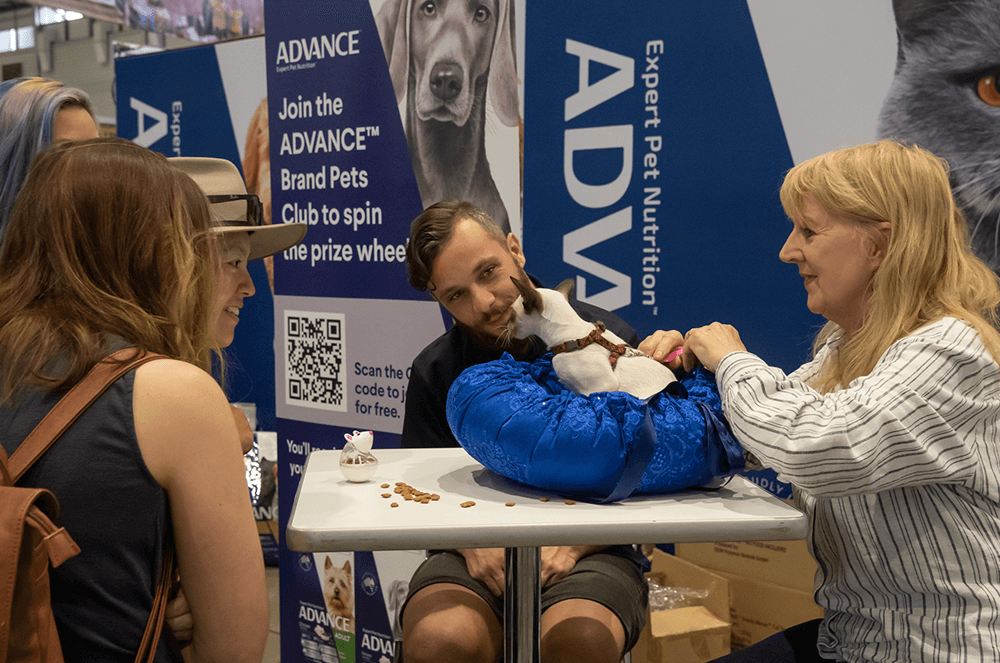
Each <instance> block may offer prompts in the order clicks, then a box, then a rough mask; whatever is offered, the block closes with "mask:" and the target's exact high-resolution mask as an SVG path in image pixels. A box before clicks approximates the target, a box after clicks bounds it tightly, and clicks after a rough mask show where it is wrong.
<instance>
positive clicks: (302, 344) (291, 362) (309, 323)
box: [285, 311, 347, 412]
mask: <svg viewBox="0 0 1000 663" xmlns="http://www.w3.org/2000/svg"><path fill="white" fill-rule="evenodd" d="M343 366H344V314H343V313H320V312H316V311H285V403H286V404H287V405H301V406H304V407H313V408H320V409H323V410H336V411H338V412H346V411H347V402H346V401H345V399H344V381H343V378H342V377H341V375H342V373H341V371H342V369H343Z"/></svg>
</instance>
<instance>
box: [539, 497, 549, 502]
mask: <svg viewBox="0 0 1000 663" xmlns="http://www.w3.org/2000/svg"><path fill="white" fill-rule="evenodd" d="M538 501H539V502H548V501H549V498H547V497H539V498H538Z"/></svg>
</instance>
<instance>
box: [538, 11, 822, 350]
mask: <svg viewBox="0 0 1000 663" xmlns="http://www.w3.org/2000/svg"><path fill="white" fill-rule="evenodd" d="M606 10H607V7H605V6H601V5H598V4H596V3H582V4H577V5H574V10H573V11H572V12H566V11H564V9H563V8H560V7H557V6H555V5H553V4H551V3H541V4H532V5H530V6H529V7H528V10H527V17H526V40H525V41H526V44H525V69H526V73H525V76H524V87H525V92H524V95H525V104H524V105H525V118H524V210H525V211H524V245H525V247H526V253H527V255H528V265H527V270H528V271H529V272H531V273H534V274H536V275H537V276H538V277H539V278H540V279H541V280H542V281H543V282H544V283H547V284H554V283H558V282H559V281H561V280H563V279H565V278H569V277H573V278H575V280H576V294H577V296H578V297H579V298H580V299H583V300H585V301H589V302H591V303H593V304H596V305H598V306H601V307H603V308H607V309H611V310H614V311H616V312H617V313H618V314H620V315H621V316H622V317H623V318H625V319H626V320H628V321H629V322H630V323H632V325H633V326H634V327H636V329H637V330H638V331H639V335H640V336H641V337H643V336H646V335H648V334H650V333H652V332H653V331H655V330H657V329H678V330H680V331H682V332H683V331H686V330H687V329H690V328H691V327H695V326H700V325H704V324H708V323H709V322H712V321H714V320H720V321H723V322H727V323H730V324H733V325H735V326H736V327H737V329H739V330H740V334H741V336H742V338H743V340H744V342H745V343H746V345H747V347H749V348H752V349H753V351H754V352H756V353H758V354H760V355H761V356H762V357H763V358H764V359H765V360H766V361H768V362H770V363H772V364H776V365H779V366H782V367H785V368H793V367H797V366H798V365H799V364H801V363H802V361H803V360H804V359H805V358H806V356H807V352H808V348H809V344H810V340H811V338H812V336H813V334H814V331H815V329H816V328H817V326H818V325H819V324H820V322H821V321H820V320H819V318H817V317H816V316H814V315H812V314H810V313H809V311H808V310H806V307H805V305H804V293H803V291H802V284H801V281H799V280H798V279H797V278H796V273H795V268H794V267H792V266H788V265H784V264H782V263H781V262H779V260H778V250H779V249H780V248H781V245H782V243H783V242H784V240H785V237H786V236H787V233H788V231H789V229H790V225H789V222H788V221H787V220H786V219H785V217H784V214H783V212H782V210H781V205H780V202H779V200H778V189H779V187H780V184H781V177H782V174H783V173H784V172H785V171H786V170H788V169H789V168H790V167H791V166H792V158H791V155H790V153H789V149H788V145H787V143H786V141H785V135H784V131H783V128H782V124H781V118H780V117H779V114H778V111H777V108H776V106H775V102H774V97H773V94H772V92H771V86H770V83H769V80H768V76H767V70H766V69H765V67H764V62H763V59H762V57H761V53H760V49H759V46H758V44H757V39H756V36H755V33H754V27H753V23H752V22H751V19H750V14H749V11H748V9H747V7H746V5H745V4H744V3H742V2H732V1H730V0H714V1H711V2H708V3H707V4H705V3H699V4H690V3H688V4H685V3H640V2H626V3H619V4H618V5H616V6H615V20H614V22H613V23H611V24H609V22H608V20H607V15H606ZM536 72H537V73H536ZM800 303H801V304H800Z"/></svg>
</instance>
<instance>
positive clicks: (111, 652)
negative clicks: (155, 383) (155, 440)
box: [0, 371, 182, 663]
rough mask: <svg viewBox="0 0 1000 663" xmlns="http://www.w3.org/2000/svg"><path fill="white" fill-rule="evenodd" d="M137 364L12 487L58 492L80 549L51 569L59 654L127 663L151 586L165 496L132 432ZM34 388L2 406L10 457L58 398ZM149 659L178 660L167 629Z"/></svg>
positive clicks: (165, 517) (166, 521) (1, 433)
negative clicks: (74, 554)
mask: <svg viewBox="0 0 1000 663" xmlns="http://www.w3.org/2000/svg"><path fill="white" fill-rule="evenodd" d="M134 381H135V371H130V372H129V373H127V374H126V375H125V376H123V377H122V378H121V379H119V380H118V381H117V382H115V383H114V384H113V385H111V387H110V388H109V389H108V390H107V391H106V392H105V393H104V394H103V395H102V396H101V397H100V398H99V399H98V400H97V401H96V402H95V403H94V404H93V405H92V406H91V407H90V408H89V409H87V410H86V411H85V412H84V413H83V415H82V416H81V417H80V418H79V419H78V420H77V421H76V422H75V423H74V424H73V425H72V426H71V427H70V428H69V430H67V431H66V433H64V434H63V435H62V437H60V438H59V439H58V440H57V441H56V443H55V444H54V445H52V447H50V448H49V450H48V451H47V452H46V453H45V454H44V455H43V456H42V457H41V458H40V459H39V460H38V462H36V463H35V464H34V465H33V466H32V467H31V469H29V470H28V471H27V472H26V473H25V475H24V476H23V477H21V480H20V481H18V484H17V485H19V486H26V487H40V488H47V489H49V490H51V491H52V492H53V493H55V496H56V497H57V498H58V499H59V507H60V517H59V521H58V522H59V524H61V525H62V526H63V527H65V528H66V530H67V531H68V532H69V534H70V536H72V537H73V540H74V541H76V544H77V545H78V546H79V547H80V554H79V555H76V556H75V557H72V558H71V559H69V560H67V561H66V562H65V563H63V564H62V565H61V566H60V567H59V568H57V569H52V570H51V571H50V578H51V585H52V609H53V613H54V614H55V618H56V626H57V628H58V630H59V639H60V641H61V643H62V648H63V654H64V656H65V658H66V661H121V662H122V663H131V662H132V661H134V660H135V653H136V651H137V649H138V647H139V642H140V641H141V640H142V633H143V630H144V629H145V626H146V620H147V619H148V618H149V612H150V609H151V607H152V603H153V594H154V592H155V590H156V583H157V579H158V571H159V568H160V556H161V551H162V549H163V538H164V532H165V531H167V528H168V527H169V526H170V515H169V511H168V504H167V495H166V492H165V491H164V490H163V488H162V487H161V486H160V485H159V484H158V483H157V482H156V480H155V479H154V478H153V476H152V475H151V474H150V473H149V470H148V469H147V467H146V464H145V462H144V461H143V459H142V454H141V453H140V451H139V445H138V442H137V441H136V437H135V424H134V419H133V414H132V390H133V384H134ZM59 396H60V395H59V394H53V393H48V392H40V391H35V392H31V393H29V394H27V395H26V396H24V397H23V398H21V399H19V400H17V401H16V402H15V404H14V407H13V408H11V407H10V406H7V405H0V443H2V444H3V448H4V450H5V451H6V452H7V454H8V456H9V455H10V454H12V453H14V451H16V450H17V447H18V446H19V445H20V444H21V442H22V441H23V440H24V438H25V437H27V435H28V433H30V432H31V430H32V429H33V428H34V427H35V426H36V425H37V424H38V422H39V421H41V419H42V417H44V416H45V415H46V414H47V413H48V411H49V410H51V409H52V407H53V406H54V405H55V404H56V402H57V401H58V400H59ZM156 660H157V661H158V662H163V663H168V662H173V661H177V662H179V661H181V660H182V657H181V654H180V650H179V647H178V646H177V643H176V641H175V640H174V638H173V635H172V633H170V629H169V628H167V627H164V629H163V634H162V635H161V637H160V645H159V648H158V651H157V656H156Z"/></svg>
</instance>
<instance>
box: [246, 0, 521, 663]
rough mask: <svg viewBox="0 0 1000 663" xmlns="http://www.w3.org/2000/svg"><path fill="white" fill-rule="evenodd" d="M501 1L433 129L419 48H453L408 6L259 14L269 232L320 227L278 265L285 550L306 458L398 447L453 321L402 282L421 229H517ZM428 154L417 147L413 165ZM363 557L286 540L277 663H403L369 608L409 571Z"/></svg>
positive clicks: (360, 4)
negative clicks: (447, 210)
mask: <svg viewBox="0 0 1000 663" xmlns="http://www.w3.org/2000/svg"><path fill="white" fill-rule="evenodd" d="M500 5H501V6H500V9H501V15H502V18H501V17H499V16H498V17H494V21H496V22H497V24H498V25H502V26H505V27H504V28H503V29H502V30H493V31H491V36H490V38H489V39H488V41H485V42H481V43H480V42H477V46H476V49H477V50H476V52H475V53H470V54H469V55H470V56H474V57H471V59H470V61H469V62H468V63H467V64H468V65H469V67H468V68H467V69H466V70H465V72H466V73H467V74H469V75H471V76H473V79H472V81H473V82H472V83H471V84H470V83H465V84H461V83H460V82H459V81H458V80H457V79H455V80H451V81H450V82H449V84H448V85H447V86H446V87H447V88H448V92H447V94H448V95H450V97H451V101H450V107H451V111H450V112H449V114H447V116H446V115H441V114H437V115H435V117H434V118H427V117H426V114H425V110H426V109H425V107H424V101H423V100H421V94H420V92H419V89H420V88H419V87H418V79H426V77H427V76H428V75H429V70H428V71H427V72H423V71H418V69H416V68H414V67H411V59H410V58H411V54H412V53H414V52H416V51H417V50H420V49H424V48H426V49H430V50H433V49H434V48H436V47H439V46H441V45H442V44H443V45H447V46H449V47H451V46H454V45H455V41H454V40H452V39H450V38H448V39H430V38H429V37H428V36H427V35H424V34H413V33H411V31H410V22H409V20H410V18H411V17H412V15H413V10H412V3H411V2H409V1H408V0H407V1H403V0H385V1H384V2H382V1H381V0H371V1H369V0H340V1H339V2H337V3H330V2H328V1H327V0H299V1H297V2H295V3H283V4H281V5H277V4H275V3H271V4H267V5H265V20H266V24H267V37H266V77H267V88H268V99H267V111H268V117H269V122H268V126H269V136H270V150H269V161H268V166H269V169H270V173H271V203H272V205H271V208H272V214H273V218H274V222H275V223H282V222H290V221H303V222H305V223H307V224H309V231H308V234H307V236H306V239H305V241H304V242H303V243H302V244H301V245H299V246H297V247H294V248H293V249H290V250H288V251H285V252H284V253H283V254H282V255H279V256H275V293H276V297H275V319H274V338H275V375H276V387H277V392H276V399H275V407H276V412H277V430H278V444H279V449H278V456H279V464H278V465H279V473H280V479H279V480H280V482H281V483H282V491H281V492H280V493H279V498H278V501H279V518H280V522H281V525H282V527H281V531H282V539H283V535H284V524H285V523H287V521H288V517H289V515H290V513H291V508H292V503H293V498H294V496H295V490H296V488H297V484H298V481H299V478H300V473H301V471H302V466H303V464H304V463H305V459H306V457H307V456H308V454H309V453H310V451H312V450H315V449H339V448H342V447H343V445H344V435H345V434H351V433H353V431H363V430H372V431H374V439H375V455H376V456H377V455H378V449H379V448H385V447H393V446H399V437H400V433H401V432H402V423H403V411H404V410H403V408H404V407H405V404H406V386H407V383H408V379H409V370H410V366H411V363H412V361H413V358H414V357H415V356H416V355H417V354H418V353H419V352H420V350H422V349H423V348H424V346H426V345H427V344H428V343H429V342H430V341H431V340H433V339H434V338H436V337H437V336H439V335H440V334H441V333H443V332H444V331H445V328H446V320H449V319H448V318H447V317H446V316H445V315H443V314H442V310H441V308H440V307H439V306H438V305H437V304H436V303H435V302H433V301H432V300H431V299H430V297H429V296H427V295H426V294H425V293H420V292H417V291H416V290H414V289H413V288H412V287H411V286H410V285H409V282H408V279H407V275H406V268H405V265H404V261H405V247H406V242H407V239H408V236H409V227H410V222H411V221H412V220H413V218H414V217H416V216H417V215H418V214H419V213H420V212H421V210H422V209H423V208H424V206H425V204H430V203H431V202H434V201H436V200H438V199H440V198H445V197H455V198H466V199H471V200H474V201H476V202H477V204H480V205H481V206H483V207H485V208H487V209H489V210H490V212H491V214H493V215H494V216H495V217H496V218H497V219H498V220H499V221H501V222H503V223H504V224H506V225H508V226H512V225H515V224H516V225H518V226H519V221H520V213H519V204H520V190H519V183H518V163H519V162H518V152H517V150H518V142H517V136H518V133H517V132H518V128H517V124H518V122H517V90H516V87H517V83H516V76H515V73H514V56H513V41H512V35H513V17H512V15H510V14H507V13H505V12H503V11H502V10H503V8H504V7H506V5H507V2H506V0H503V1H502V2H501V3H500ZM456 7H457V5H456ZM479 32H482V31H479ZM492 33H496V34H492ZM495 52H502V55H501V56H500V57H498V58H497V59H495V60H494V59H493V58H492V56H491V54H492V53H495ZM390 62H391V63H392V64H391V65H390V64H389V63H390ZM491 62H505V63H506V69H505V70H504V71H503V72H501V71H500V69H499V68H498V69H497V71H496V72H495V73H496V74H498V75H499V74H501V73H502V74H503V75H502V76H501V77H500V78H499V79H498V82H497V83H496V84H495V85H494V89H495V90H502V91H503V94H489V93H485V90H482V89H480V87H479V86H478V85H477V84H476V83H475V82H476V81H477V80H478V79H479V78H483V77H485V78H489V77H490V76H492V75H493V74H487V73H486V71H487V69H489V68H490V67H491ZM455 73H456V72H454V71H453V72H451V74H449V75H452V74H455ZM456 88H461V89H456ZM452 93H454V94H452ZM495 108H499V109H500V110H499V111H497V110H495ZM497 117H499V121H498V122H494V118H497ZM428 132H431V133H434V134H435V135H434V136H428ZM418 143H419V144H421V145H423V146H424V149H422V150H416V148H414V150H416V151H415V152H414V154H417V155H418V156H414V157H413V158H412V159H411V149H410V148H411V146H415V145H417V144H418ZM518 230H519V227H518ZM286 486H287V487H288V488H287V489H286V488H285V487H286ZM417 554H418V555H419V556H420V557H422V553H417ZM368 557H370V554H369V553H363V552H357V553H353V556H352V554H350V553H346V554H340V555H334V554H332V553H331V554H330V555H315V556H310V555H301V554H297V553H293V552H291V551H288V550H286V549H285V548H284V544H283V543H282V559H281V570H280V573H281V594H282V601H281V623H282V652H281V655H282V660H287V661H295V660H306V661H329V660H339V661H365V662H369V661H371V662H378V663H382V662H383V661H386V662H387V661H388V660H391V659H392V654H393V652H394V651H395V638H398V637H399V633H398V632H395V631H389V630H387V629H386V624H388V623H389V622H390V621H393V620H386V619H385V618H384V616H385V615H386V614H388V613H387V612H386V611H390V612H391V609H390V607H389V606H383V607H380V606H378V605H376V604H374V603H372V602H370V601H368V602H363V598H364V596H365V592H366V591H372V592H374V589H373V588H374V587H377V586H379V583H381V586H382V587H386V586H388V585H392V586H394V587H395V588H396V590H397V591H398V592H399V593H400V594H401V595H402V596H404V597H405V592H406V587H407V586H408V582H409V579H410V575H411V574H412V571H413V570H414V569H415V568H416V566H413V567H410V568H408V569H406V572H405V573H403V570H402V569H403V568H404V567H403V566H400V567H399V568H400V570H399V574H400V575H399V576H398V577H394V576H387V575H386V573H387V571H385V569H381V570H380V571H381V575H378V574H374V575H364V574H362V575H360V576H359V575H358V574H359V572H360V570H361V569H362V568H363V565H364V564H365V563H366V562H365V561H364V560H366V559H367V558H368ZM327 559H329V560H330V562H329V563H328V562H327ZM351 559H353V564H351V565H350V568H348V566H347V562H348V561H350V560H351ZM304 566H308V567H310V568H309V569H307V570H303V567H304ZM352 572H353V581H352V580H351V579H350V578H349V576H350V575H351V573H352ZM393 573H395V570H394V571H393ZM338 587H339V588H341V589H338ZM348 588H353V592H352V593H351V596H347V593H346V590H347V589H348ZM392 595H393V596H395V595H396V593H395V592H393V593H392ZM374 596H378V593H377V592H374ZM351 597H353V601H354V603H353V606H349V605H348V603H350V600H351ZM366 606H367V607H366ZM352 610H353V612H352ZM323 620H327V621H326V623H323ZM296 624H297V625H298V626H299V628H298V629H296V628H295V625H296ZM331 634H332V635H331ZM327 636H330V637H329V638H328V637H327ZM386 643H388V645H387V644H386ZM390 649H391V650H392V651H389V650H390Z"/></svg>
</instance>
